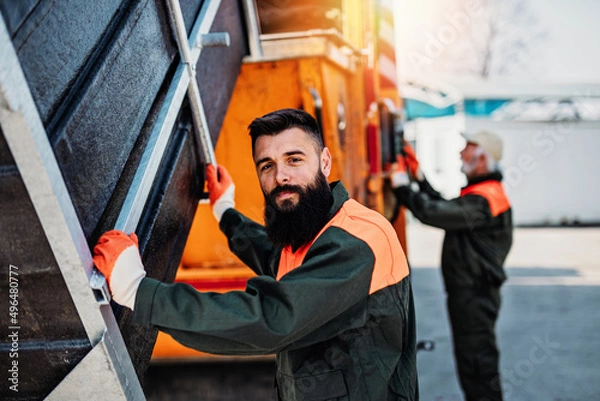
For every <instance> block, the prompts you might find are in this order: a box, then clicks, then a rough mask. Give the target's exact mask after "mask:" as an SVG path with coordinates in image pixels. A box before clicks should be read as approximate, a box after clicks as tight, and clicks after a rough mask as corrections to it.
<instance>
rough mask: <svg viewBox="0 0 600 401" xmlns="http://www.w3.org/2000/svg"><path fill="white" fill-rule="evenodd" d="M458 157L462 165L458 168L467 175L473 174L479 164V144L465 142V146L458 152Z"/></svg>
mask: <svg viewBox="0 0 600 401" xmlns="http://www.w3.org/2000/svg"><path fill="white" fill-rule="evenodd" d="M460 158H461V160H462V167H461V169H460V170H461V171H462V172H463V173H464V174H465V175H466V176H467V177H472V176H474V175H475V174H476V173H477V171H478V169H479V167H480V164H481V163H480V159H481V152H480V151H479V146H478V145H477V144H474V143H472V142H467V145H466V146H465V148H464V149H463V150H462V151H461V152H460Z"/></svg>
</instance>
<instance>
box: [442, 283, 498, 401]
mask: <svg viewBox="0 0 600 401" xmlns="http://www.w3.org/2000/svg"><path fill="white" fill-rule="evenodd" d="M447 306H448V316H449V318H450V325H451V327H452V339H453V343H454V357H455V360H456V367H457V370H458V377H459V380H460V384H461V387H462V389H463V392H464V394H465V399H466V400H467V401H501V400H502V388H501V381H500V372H499V368H498V366H499V359H500V355H499V352H498V347H497V346H496V333H495V326H496V320H497V318H498V311H499V310H500V288H498V287H487V286H484V287H481V288H455V289H451V290H449V291H448V297H447Z"/></svg>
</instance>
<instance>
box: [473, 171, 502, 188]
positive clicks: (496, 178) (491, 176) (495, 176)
mask: <svg viewBox="0 0 600 401" xmlns="http://www.w3.org/2000/svg"><path fill="white" fill-rule="evenodd" d="M489 180H492V181H502V173H501V172H500V171H494V172H493V173H489V174H485V175H479V176H477V177H473V178H471V179H469V181H468V182H467V185H466V186H465V187H464V188H467V187H469V186H471V185H474V184H479V183H480V182H483V181H489Z"/></svg>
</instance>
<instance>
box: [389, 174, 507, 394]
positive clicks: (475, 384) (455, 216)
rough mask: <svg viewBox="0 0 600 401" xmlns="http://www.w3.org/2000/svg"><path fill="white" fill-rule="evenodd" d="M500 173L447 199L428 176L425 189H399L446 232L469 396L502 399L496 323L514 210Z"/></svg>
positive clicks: (461, 369)
mask: <svg viewBox="0 0 600 401" xmlns="http://www.w3.org/2000/svg"><path fill="white" fill-rule="evenodd" d="M501 181H502V175H501V174H500V173H499V172H496V173H492V174H489V175H486V176H483V177H478V178H476V179H473V180H471V181H470V182H469V183H468V184H467V186H466V187H464V188H463V189H462V191H461V194H460V196H459V197H458V198H455V199H450V200H446V199H444V198H442V196H441V195H440V194H439V193H438V192H437V191H435V190H434V189H433V188H432V187H431V185H430V184H429V183H428V182H427V180H424V181H422V182H420V183H419V189H420V191H413V190H412V189H411V188H409V187H408V186H401V187H399V188H396V189H395V190H394V193H395V195H396V199H397V200H398V202H399V203H400V204H402V205H405V206H406V207H407V208H408V209H409V210H410V211H411V212H412V213H413V215H414V216H415V217H416V218H417V219H419V220H420V221H421V222H423V223H425V224H427V225H431V226H434V227H438V228H441V229H444V230H445V231H446V234H445V237H444V244H443V247H442V263H441V267H442V274H443V277H444V284H445V287H446V293H447V306H448V315H449V318H450V323H451V326H452V334H453V342H454V354H455V358H456V366H457V369H458V375H459V379H460V381H461V385H462V388H463V391H464V392H465V396H466V399H467V401H471V400H477V401H479V400H482V399H486V400H490V401H496V400H501V399H502V391H501V388H500V375H499V371H498V364H499V352H498V348H497V346H496V335H495V324H496V320H497V317H498V312H499V310H500V286H501V285H502V283H503V282H504V281H505V280H506V274H505V272H504V267H503V265H504V261H505V260H506V256H507V255H508V252H509V250H510V247H511V245H512V233H513V224H512V209H511V206H510V202H509V201H508V198H507V196H506V193H505V192H504V188H503V186H502V183H501Z"/></svg>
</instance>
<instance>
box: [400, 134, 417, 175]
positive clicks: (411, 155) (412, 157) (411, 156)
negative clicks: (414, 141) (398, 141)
mask: <svg viewBox="0 0 600 401" xmlns="http://www.w3.org/2000/svg"><path fill="white" fill-rule="evenodd" d="M402 143H403V147H402V151H403V152H404V156H401V155H398V159H400V158H402V159H403V160H404V162H405V163H406V166H407V168H408V172H409V173H410V175H411V177H413V178H414V179H415V180H417V181H423V173H422V172H421V169H420V168H419V161H418V160H417V154H416V153H415V150H414V149H413V147H412V146H410V143H408V142H406V141H402Z"/></svg>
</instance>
